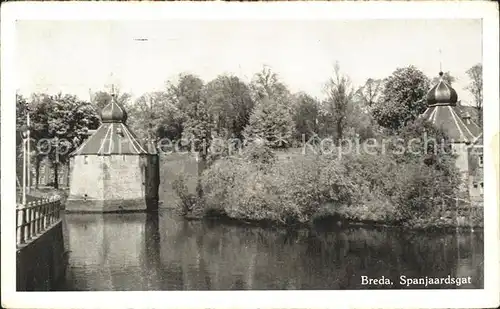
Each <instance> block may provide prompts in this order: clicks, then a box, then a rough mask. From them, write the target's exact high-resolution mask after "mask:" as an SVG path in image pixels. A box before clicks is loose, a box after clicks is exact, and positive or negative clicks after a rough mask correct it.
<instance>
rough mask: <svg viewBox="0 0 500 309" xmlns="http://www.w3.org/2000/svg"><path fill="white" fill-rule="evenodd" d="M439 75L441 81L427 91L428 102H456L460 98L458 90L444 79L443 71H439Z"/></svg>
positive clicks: (433, 103)
mask: <svg viewBox="0 0 500 309" xmlns="http://www.w3.org/2000/svg"><path fill="white" fill-rule="evenodd" d="M439 77H440V78H439V82H438V83H437V84H436V85H435V86H434V87H432V88H431V90H429V92H428V93H427V104H429V105H435V104H446V105H454V104H456V103H457V100H458V95H457V92H456V91H455V89H453V88H452V87H451V86H450V85H448V83H446V82H445V81H444V80H443V72H439Z"/></svg>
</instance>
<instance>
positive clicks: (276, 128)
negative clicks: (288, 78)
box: [243, 98, 294, 148]
mask: <svg viewBox="0 0 500 309" xmlns="http://www.w3.org/2000/svg"><path fill="white" fill-rule="evenodd" d="M293 129H294V122H293V119H292V115H291V113H290V111H289V109H288V108H287V107H286V106H285V104H284V103H281V102H279V101H275V100H271V99H269V98H264V99H262V100H261V101H259V102H258V103H257V104H256V106H255V108H254V110H253V112H252V115H251V116H250V121H249V124H248V126H247V127H246V128H245V131H244V133H243V135H244V136H245V139H246V140H247V141H252V140H257V139H262V140H263V141H264V143H265V145H266V146H268V147H271V148H288V147H290V146H291V142H292V135H293Z"/></svg>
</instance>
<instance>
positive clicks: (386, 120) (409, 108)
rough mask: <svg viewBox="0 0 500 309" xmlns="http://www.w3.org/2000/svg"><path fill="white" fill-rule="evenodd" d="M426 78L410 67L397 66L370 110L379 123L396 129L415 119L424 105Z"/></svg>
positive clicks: (424, 107) (427, 84)
mask: <svg viewBox="0 0 500 309" xmlns="http://www.w3.org/2000/svg"><path fill="white" fill-rule="evenodd" d="M428 90H429V78H427V77H426V76H425V75H424V73H422V72H421V71H420V70H418V69H417V68H415V67H414V66H409V67H405V68H398V69H396V70H395V71H394V72H393V73H392V75H391V76H389V77H388V78H386V80H385V82H384V87H383V89H382V93H381V97H380V99H379V100H378V101H377V102H376V104H374V106H373V109H372V115H373V118H374V119H375V120H376V121H377V122H378V124H379V125H381V126H383V127H385V128H389V129H392V130H397V129H399V128H401V127H404V126H405V125H406V124H407V123H409V122H411V121H413V120H415V119H416V118H417V117H418V116H419V115H420V114H421V113H423V112H424V111H425V109H426V108H427V104H426V101H425V98H426V95H427V92H428Z"/></svg>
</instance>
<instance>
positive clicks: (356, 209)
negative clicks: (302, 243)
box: [175, 147, 483, 229]
mask: <svg viewBox="0 0 500 309" xmlns="http://www.w3.org/2000/svg"><path fill="white" fill-rule="evenodd" d="M452 163H453V162H452V161H450V162H446V161H445V160H444V159H442V160H439V161H436V163H435V164H428V160H427V161H425V162H424V160H423V159H421V158H399V159H398V158H394V157H392V156H390V155H386V154H384V153H380V154H378V155H373V154H362V153H357V154H353V155H344V156H336V155H325V154H322V155H319V154H309V155H296V154H294V155H293V156H286V155H283V154H280V155H278V156H276V155H275V152H273V151H271V150H269V149H266V148H265V147H260V148H259V147H255V149H251V150H249V151H247V152H246V153H245V154H244V155H241V156H237V157H227V158H223V159H220V160H218V161H216V162H215V163H213V164H212V165H211V166H210V167H209V168H208V169H207V170H206V171H205V172H204V173H203V175H202V178H201V180H200V184H199V186H200V189H201V192H202V194H196V193H189V191H188V190H187V189H186V188H185V185H184V182H185V181H186V179H182V178H180V179H178V180H177V182H176V185H175V188H176V191H177V193H178V195H179V197H180V200H181V202H180V204H179V208H180V209H181V210H182V212H183V213H184V214H185V215H186V216H188V217H191V218H201V217H214V216H215V217H219V218H225V220H231V221H233V220H236V221H240V222H246V223H249V224H255V223H263V224H266V225H269V224H273V225H280V226H295V225H310V224H313V223H320V222H323V223H325V222H326V223H327V224H341V225H345V224H369V225H385V226H399V227H406V228H415V229H429V228H439V229H447V228H456V227H466V228H469V227H470V226H474V227H476V228H477V227H481V226H482V222H483V217H482V211H479V210H477V211H475V212H474V213H473V214H469V213H468V211H467V209H466V208H464V209H463V210H459V212H458V216H459V220H457V218H456V216H457V213H456V212H455V211H454V209H456V204H455V200H454V199H453V198H446V197H454V196H456V195H457V194H458V193H457V192H458V190H457V188H458V177H457V173H456V171H455V170H454V169H453V164H452ZM443 197H445V198H443Z"/></svg>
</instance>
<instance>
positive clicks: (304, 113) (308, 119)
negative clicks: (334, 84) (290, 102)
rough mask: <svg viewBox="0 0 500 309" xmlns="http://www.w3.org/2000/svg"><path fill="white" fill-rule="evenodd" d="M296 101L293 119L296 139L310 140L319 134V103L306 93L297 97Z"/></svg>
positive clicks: (295, 97)
mask: <svg viewBox="0 0 500 309" xmlns="http://www.w3.org/2000/svg"><path fill="white" fill-rule="evenodd" d="M294 101H295V102H294V103H295V104H294V110H293V114H292V115H293V116H292V118H293V122H294V124H295V139H296V140H299V141H301V140H302V138H305V140H309V139H310V138H311V137H313V136H315V135H317V134H319V109H320V105H319V102H318V100H316V99H315V98H313V97H311V96H310V95H308V94H306V93H299V94H297V95H295V96H294Z"/></svg>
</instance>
